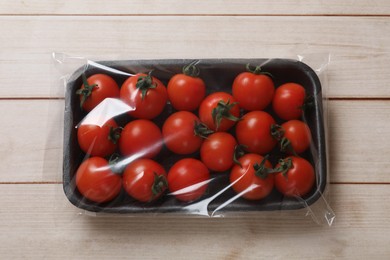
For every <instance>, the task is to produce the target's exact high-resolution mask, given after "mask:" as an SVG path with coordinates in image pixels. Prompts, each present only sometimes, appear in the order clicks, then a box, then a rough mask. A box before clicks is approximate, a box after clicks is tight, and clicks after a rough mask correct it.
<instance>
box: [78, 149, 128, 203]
mask: <svg viewBox="0 0 390 260" xmlns="http://www.w3.org/2000/svg"><path fill="white" fill-rule="evenodd" d="M76 186H77V189H78V190H79V191H80V193H81V195H83V196H84V197H85V198H87V199H89V200H91V201H94V202H97V203H103V202H107V201H110V200H112V199H113V198H115V197H116V196H117V195H118V194H119V192H120V190H121V187H122V182H121V176H120V175H118V174H115V173H113V172H112V171H111V168H110V166H109V164H108V162H107V160H105V159H103V158H101V157H91V158H89V159H87V160H85V161H84V162H83V163H82V164H81V165H80V167H79V168H78V169H77V172H76Z"/></svg>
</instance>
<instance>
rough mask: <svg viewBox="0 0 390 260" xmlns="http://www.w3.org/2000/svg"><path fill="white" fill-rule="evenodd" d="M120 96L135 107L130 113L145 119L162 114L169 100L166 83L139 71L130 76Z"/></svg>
mask: <svg viewBox="0 0 390 260" xmlns="http://www.w3.org/2000/svg"><path fill="white" fill-rule="evenodd" d="M120 97H121V99H122V100H123V101H124V102H125V103H126V104H128V105H129V106H130V107H132V108H133V109H134V110H131V111H129V112H128V113H129V115H131V116H132V117H135V118H143V119H152V118H155V117H157V116H158V115H159V114H161V112H162V111H163V110H164V107H165V104H166V103H167V100H168V94H167V90H166V88H165V86H164V84H163V83H162V82H161V81H160V80H158V79H157V78H155V77H152V76H151V75H150V73H149V75H146V74H142V73H139V74H136V75H135V76H132V77H130V78H128V79H127V80H126V81H125V82H124V83H123V85H122V88H121V91H120Z"/></svg>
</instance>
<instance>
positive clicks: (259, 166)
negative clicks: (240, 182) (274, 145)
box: [253, 154, 274, 179]
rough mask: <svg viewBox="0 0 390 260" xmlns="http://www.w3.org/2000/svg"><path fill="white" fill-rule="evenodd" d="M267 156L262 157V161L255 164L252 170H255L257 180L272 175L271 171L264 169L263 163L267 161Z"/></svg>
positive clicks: (272, 171)
mask: <svg viewBox="0 0 390 260" xmlns="http://www.w3.org/2000/svg"><path fill="white" fill-rule="evenodd" d="M268 157H269V155H268V154H267V155H266V156H264V159H263V160H262V161H261V162H260V163H255V164H254V165H253V169H254V170H255V175H256V176H257V177H259V178H262V179H266V178H267V177H268V175H269V174H271V173H274V170H273V169H270V168H267V167H265V163H266V162H267V160H268Z"/></svg>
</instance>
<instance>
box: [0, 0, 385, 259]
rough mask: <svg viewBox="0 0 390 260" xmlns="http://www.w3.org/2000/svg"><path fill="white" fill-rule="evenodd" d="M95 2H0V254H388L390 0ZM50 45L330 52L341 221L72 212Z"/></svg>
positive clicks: (183, 52)
mask: <svg viewBox="0 0 390 260" xmlns="http://www.w3.org/2000/svg"><path fill="white" fill-rule="evenodd" d="M95 2H96V1H91V0H85V1H75V0H70V1H62V2H61V1H47V2H46V3H43V1H42V2H41V1H34V0H25V1H12V0H5V1H2V3H1V5H0V35H1V36H0V37H1V40H0V111H1V113H0V119H1V122H2V126H1V128H0V136H1V139H0V140H1V141H0V158H1V161H2V163H1V164H0V194H1V196H0V255H1V258H3V259H15V258H37V259H53V258H63V259H76V258H109V257H111V256H114V257H122V258H133V259H140V258H145V259H152V258H155V259H157V258H166V259H170V258H177V259H183V258H187V259H250V258H251V259H259V258H266V259H271V258H280V259H283V258H287V257H288V258H296V259H304V258H311V259H313V258H314V259H332V258H350V259H389V258H390V236H389V235H390V217H389V215H390V203H389V201H388V198H389V196H390V170H389V169H390V160H389V152H390V146H389V145H390V141H389V140H390V120H389V119H388V115H389V113H390V106H389V105H390V103H389V99H390V19H389V15H390V1H387V0H371V1H368V0H360V1H354V0H345V1H336V0H328V1H320V0H314V1H310V2H309V1H307V2H306V1H298V0H292V1H287V0H283V1H279V4H276V3H275V1H261V2H260V1H254V0H242V1H234V0H226V1H222V0H218V1H205V0H198V1H179V0H165V1H162V0H160V1H154V2H153V1H142V0H134V1H116V2H115V3H114V1H110V2H108V1H107V2H106V3H105V4H100V5H98V4H96V3H95ZM52 51H58V52H64V53H68V54H72V55H80V56H86V57H88V58H92V59H93V58H95V57H96V58H99V57H101V58H105V57H113V58H133V59H139V58H253V57H285V56H289V57H291V56H292V55H294V54H295V55H296V54H300V52H305V51H306V52H315V53H331V63H330V65H329V67H328V69H329V73H328V81H329V92H328V97H329V102H328V105H329V122H330V124H329V151H330V153H329V157H330V178H331V184H330V185H329V186H330V192H331V196H330V203H331V206H332V207H333V209H334V211H335V213H336V215H337V217H336V220H335V222H334V223H333V226H332V227H331V228H328V227H326V226H325V227H324V226H317V225H315V224H313V223H312V221H311V220H310V219H309V218H302V217H296V218H292V219H290V218H283V217H280V218H279V217H276V218H273V217H267V216H268V215H267V214H264V215H263V214H262V213H260V214H257V215H247V216H244V217H230V218H222V219H221V218H218V219H208V218H184V219H175V218H161V217H156V218H147V217H145V218H144V217H134V218H115V217H112V216H104V217H88V216H80V215H77V214H76V213H77V210H75V208H74V207H73V206H71V205H70V204H69V203H68V202H67V200H66V198H65V196H64V195H63V193H62V190H61V171H62V169H61V167H62V165H61V155H62V136H61V131H62V130H61V129H62V121H61V120H62V118H61V116H62V112H63V105H64V100H63V98H64V94H63V91H61V90H63V89H61V88H60V87H53V86H54V84H57V83H58V82H57V81H56V79H57V75H58V71H57V70H56V69H55V68H54V67H53V63H52V60H51V52H52ZM57 86H58V85H57ZM49 116H50V117H49Z"/></svg>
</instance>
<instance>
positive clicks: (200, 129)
mask: <svg viewBox="0 0 390 260" xmlns="http://www.w3.org/2000/svg"><path fill="white" fill-rule="evenodd" d="M212 133H214V131H213V130H211V129H210V128H208V127H207V126H206V125H205V124H203V123H202V122H199V121H196V120H195V121H194V135H196V136H199V137H201V138H204V139H206V138H207V137H208V136H209V135H211V134H212Z"/></svg>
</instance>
